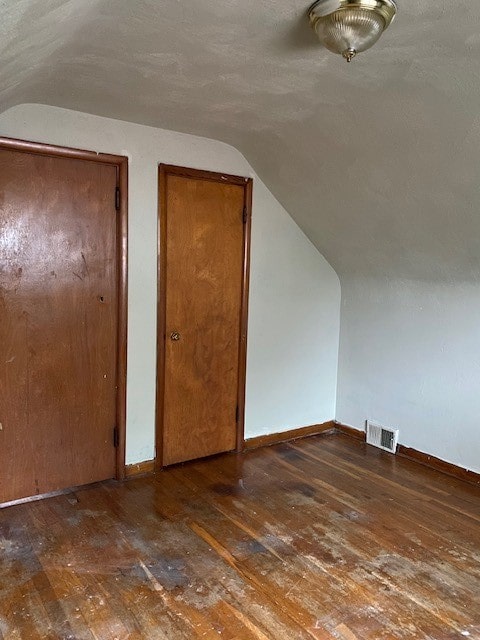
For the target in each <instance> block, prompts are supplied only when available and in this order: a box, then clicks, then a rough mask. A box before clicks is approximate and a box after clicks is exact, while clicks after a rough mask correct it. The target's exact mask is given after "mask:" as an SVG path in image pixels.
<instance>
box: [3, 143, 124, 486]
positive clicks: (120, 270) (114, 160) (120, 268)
mask: <svg viewBox="0 0 480 640" xmlns="http://www.w3.org/2000/svg"><path fill="white" fill-rule="evenodd" d="M0 149H9V150H11V151H20V152H23V153H30V154H37V155H42V156H50V157H56V158H70V159H72V160H88V161H89V162H98V163H100V164H109V165H113V166H115V167H116V170H117V186H118V187H119V188H120V202H119V209H118V211H117V240H116V241H117V286H118V310H117V322H118V328H117V380H116V387H117V396H116V409H115V412H116V425H114V426H116V428H117V429H118V446H117V448H116V454H115V477H116V479H117V480H123V479H124V478H125V442H126V398H127V305H128V291H127V264H128V255H127V239H128V158H127V157H126V156H117V155H111V154H108V153H97V152H96V151H85V150H83V149H73V148H70V147H61V146H57V145H52V144H46V143H42V142H29V141H26V140H17V139H15V138H3V137H0ZM114 198H115V194H112V200H113V199H114ZM113 201H114V200H113ZM112 438H113V434H112Z"/></svg>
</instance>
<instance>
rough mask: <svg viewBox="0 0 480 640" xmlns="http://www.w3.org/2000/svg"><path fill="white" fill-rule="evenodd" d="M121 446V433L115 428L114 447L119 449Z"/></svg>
mask: <svg viewBox="0 0 480 640" xmlns="http://www.w3.org/2000/svg"><path fill="white" fill-rule="evenodd" d="M119 445H120V432H119V430H118V427H113V446H114V447H118V446H119Z"/></svg>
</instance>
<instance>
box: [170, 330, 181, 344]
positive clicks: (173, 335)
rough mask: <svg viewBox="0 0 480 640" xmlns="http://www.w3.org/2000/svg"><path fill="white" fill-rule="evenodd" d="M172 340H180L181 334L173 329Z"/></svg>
mask: <svg viewBox="0 0 480 640" xmlns="http://www.w3.org/2000/svg"><path fill="white" fill-rule="evenodd" d="M170 340H173V341H174V342H176V341H177V340H180V334H179V333H178V331H172V333H171V334H170Z"/></svg>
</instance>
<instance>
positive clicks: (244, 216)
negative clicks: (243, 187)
mask: <svg viewBox="0 0 480 640" xmlns="http://www.w3.org/2000/svg"><path fill="white" fill-rule="evenodd" d="M247 220H248V211H247V207H243V224H246V222H247Z"/></svg>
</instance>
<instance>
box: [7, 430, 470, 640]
mask: <svg viewBox="0 0 480 640" xmlns="http://www.w3.org/2000/svg"><path fill="white" fill-rule="evenodd" d="M0 551H1V555H0V637H1V638H2V639H4V640H11V639H12V640H13V639H15V640H16V639H19V638H21V639H24V638H25V639H28V640H35V639H37V638H49V639H59V638H62V639H78V640H80V639H82V640H83V639H88V640H91V639H97V640H113V639H114V638H117V639H118V640H127V639H129V640H134V639H148V640H156V639H162V640H163V639H168V640H176V639H179V640H181V639H184V638H192V639H193V638H200V639H207V640H208V639H210V638H223V639H224V640H251V639H252V640H253V639H260V640H266V639H269V640H270V639H271V640H297V639H298V640H304V639H305V640H307V639H311V638H316V639H317V640H332V639H337V640H338V639H340V640H354V639H365V640H366V639H368V640H381V639H385V640H389V639H402V640H404V639H408V638H423V639H430V640H449V639H450V638H452V639H453V638H464V637H469V638H472V639H480V489H479V488H478V487H475V486H473V485H469V484H467V483H464V482H462V481H460V480H456V479H454V478H450V477H448V476H444V475H442V474H440V473H438V472H436V471H433V470H430V469H427V468H424V467H422V466H420V465H418V464H416V463H414V462H411V461H408V460H405V459H401V458H396V457H394V456H390V455H389V454H385V453H382V452H380V451H378V450H375V449H372V448H370V447H368V448H367V446H366V445H365V444H363V443H361V442H357V441H355V440H353V439H351V438H348V437H346V436H343V435H321V436H316V437H312V438H308V439H305V440H300V441H296V442H295V443H293V444H282V445H277V446H273V447H269V448H265V449H258V450H254V451H250V452H248V453H246V454H244V455H240V456H236V455H224V456H221V457H217V458H213V459H209V460H206V461H202V462H197V463H191V464H186V465H185V466H179V467H175V468H171V469H169V470H167V471H164V472H162V473H159V474H157V475H156V476H150V477H144V478H138V479H133V480H129V481H127V482H125V483H124V484H118V483H115V482H114V481H111V482H106V483H102V484H99V485H95V486H91V487H88V488H85V489H83V490H81V491H77V492H76V493H71V494H67V495H62V496H57V497H54V498H50V499H47V500H43V501H39V502H32V503H28V504H24V505H19V506H15V507H10V508H6V509H4V510H2V511H0Z"/></svg>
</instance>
